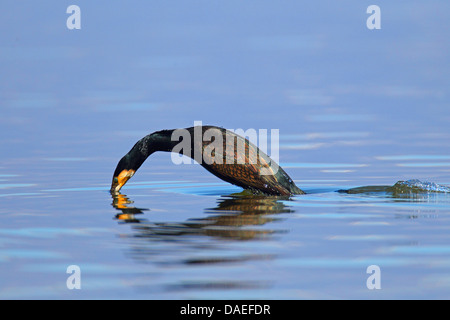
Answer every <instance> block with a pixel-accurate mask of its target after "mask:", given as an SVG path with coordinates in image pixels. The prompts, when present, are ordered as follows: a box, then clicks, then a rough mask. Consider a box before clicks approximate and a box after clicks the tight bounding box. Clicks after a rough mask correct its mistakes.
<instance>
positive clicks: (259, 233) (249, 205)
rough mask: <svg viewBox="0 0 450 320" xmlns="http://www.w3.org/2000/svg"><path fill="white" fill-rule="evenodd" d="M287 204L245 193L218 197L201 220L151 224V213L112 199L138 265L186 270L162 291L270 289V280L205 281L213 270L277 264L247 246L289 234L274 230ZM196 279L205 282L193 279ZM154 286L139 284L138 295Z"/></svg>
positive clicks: (123, 199) (124, 200) (270, 255)
mask: <svg viewBox="0 0 450 320" xmlns="http://www.w3.org/2000/svg"><path fill="white" fill-rule="evenodd" d="M287 199H288V198H287V197H275V196H271V197H268V196H255V195H250V194H246V192H242V193H239V194H232V195H227V196H222V197H220V198H218V203H217V206H216V207H214V208H208V209H205V211H204V214H206V215H205V216H204V217H201V216H200V215H201V214H198V215H199V216H200V217H194V218H190V219H187V220H185V221H182V222H152V221H150V220H149V219H145V218H144V215H143V213H144V211H145V210H147V209H142V208H137V207H135V206H134V205H133V201H131V200H130V199H129V198H127V196H126V195H123V194H120V193H119V194H115V195H113V202H112V205H113V207H114V208H116V209H117V210H118V211H119V213H118V214H116V216H115V219H117V221H118V222H120V223H126V224H129V225H130V226H131V227H132V233H131V235H121V237H122V238H125V239H124V240H126V239H128V240H127V241H129V250H127V251H126V255H127V256H129V257H130V258H132V259H133V260H134V261H136V262H137V263H145V264H148V263H149V264H152V265H154V266H155V267H157V268H158V267H161V268H162V269H160V270H164V272H170V270H172V269H171V268H167V267H174V266H178V267H183V268H184V267H186V268H187V269H186V270H188V271H186V272H188V274H189V276H187V277H186V278H183V279H177V280H175V279H172V278H171V283H169V284H163V286H164V288H163V289H162V290H164V291H180V290H182V291H185V290H224V289H227V290H236V289H240V290H241V289H242V290H248V289H258V290H260V289H263V288H267V287H270V286H271V283H270V282H269V281H268V280H267V279H257V280H255V279H252V280H251V279H247V278H245V279H243V278H239V276H233V278H230V279H223V278H221V279H216V278H215V277H213V276H212V274H214V273H212V274H211V276H209V277H213V278H210V279H209V280H205V278H204V277H205V276H207V275H208V274H209V272H211V267H213V266H221V265H229V264H239V265H241V264H246V263H250V262H251V263H255V262H256V261H261V262H262V263H264V261H267V260H273V259H275V258H276V255H275V254H274V253H273V252H267V250H265V249H262V250H259V251H255V250H254V246H253V245H251V244H250V245H249V247H247V246H246V244H248V243H249V242H248V240H257V241H258V240H262V239H267V238H270V237H272V235H273V234H275V233H284V232H286V230H279V228H278V229H277V228H276V227H275V226H272V227H271V225H272V224H273V222H274V221H276V220H279V219H281V218H280V217H277V214H280V213H289V212H291V209H290V208H289V206H288V205H286V204H285V203H284V201H283V200H287ZM147 216H150V215H147ZM224 240H225V241H224ZM228 240H233V241H232V242H230V241H228ZM235 241H237V243H238V244H239V245H238V247H239V248H240V249H239V250H236V246H235V245H233V243H236V242H235ZM241 244H242V246H241ZM263 248H264V247H263ZM194 266H195V268H194V269H192V267H194ZM202 267H206V268H207V269H203V268H202ZM192 272H193V274H192ZM196 277H198V278H199V279H201V280H195V278H196ZM155 285H156V284H155V282H154V280H152V281H149V283H148V284H147V285H146V284H144V283H141V284H140V285H139V290H140V291H148V290H155Z"/></svg>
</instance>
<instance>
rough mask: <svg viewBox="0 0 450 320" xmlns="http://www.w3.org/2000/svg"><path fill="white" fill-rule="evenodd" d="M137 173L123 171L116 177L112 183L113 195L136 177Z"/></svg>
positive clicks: (130, 170)
mask: <svg viewBox="0 0 450 320" xmlns="http://www.w3.org/2000/svg"><path fill="white" fill-rule="evenodd" d="M134 173H135V171H134V170H132V169H129V170H126V169H125V170H122V172H120V173H119V174H118V175H117V176H116V177H114V178H113V181H112V183H111V190H110V191H111V193H117V192H119V191H120V189H121V188H122V187H123V186H124V185H125V183H127V181H128V180H130V178H131V177H132V176H133V175H134Z"/></svg>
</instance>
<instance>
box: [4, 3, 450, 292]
mask: <svg viewBox="0 0 450 320" xmlns="http://www.w3.org/2000/svg"><path fill="white" fill-rule="evenodd" d="M370 4H372V3H361V2H360V1H348V2H346V3H345V6H344V5H343V4H341V3H338V2H335V1H320V2H317V3H316V2H314V3H308V4H305V3H301V2H299V1H277V2H273V1H245V2H242V1H226V2H220V3H219V2H211V1H189V3H188V2H186V3H183V2H180V1H164V2H157V1H148V2H145V3H143V2H127V3H124V2H122V1H108V2H106V1H95V2H92V1H77V5H79V6H80V8H81V19H82V20H81V29H80V30H69V29H67V27H66V20H67V18H68V17H69V14H67V13H66V9H67V6H68V4H61V3H59V2H58V1H45V2H42V1H40V2H35V1H26V2H23V1H22V2H17V1H5V2H4V4H3V10H1V12H0V30H2V32H1V33H0V74H1V76H0V111H1V116H0V136H1V139H0V155H1V157H0V203H1V205H0V214H1V216H2V218H3V219H2V220H1V222H0V298H1V299H36V298H39V299H98V298H105V299H113V298H119V299H231V298H232V299H260V298H261V299H311V298H319V299H449V298H450V272H449V270H450V234H449V230H450V196H449V194H447V193H442V192H433V191H436V190H427V192H420V193H412V194H407V195H403V196H395V195H392V194H389V193H384V192H378V193H377V192H375V193H359V194H346V193H338V192H335V191H336V190H340V189H348V188H355V187H360V186H392V185H393V184H395V183H396V182H397V181H408V180H412V179H419V180H420V181H422V182H424V183H425V182H428V183H429V184H428V186H431V187H434V186H436V185H435V184H437V185H439V186H444V187H448V186H449V185H450V162H449V159H450V145H449V143H448V141H450V129H449V126H448V124H449V122H450V109H449V108H448V106H449V102H450V100H449V96H448V88H449V85H450V84H449V77H448V74H449V72H450V70H449V66H450V64H449V48H450V43H449V41H448V34H449V31H450V30H449V24H448V23H447V21H448V14H447V13H448V12H449V9H450V4H448V3H446V2H444V1H427V2H426V3H425V2H422V1H409V2H408V3H397V2H395V3H393V2H389V1H379V2H378V3H376V4H377V5H378V6H379V7H380V8H381V19H382V20H381V29H380V30H369V29H367V27H366V20H367V18H368V17H369V14H367V13H366V9H367V7H368V6H369V5H370ZM194 121H202V122H203V124H213V125H218V126H222V127H225V128H230V129H238V128H242V129H244V130H246V129H249V128H254V129H256V130H259V129H268V130H271V129H278V130H279V132H280V139H279V145H280V149H279V158H280V163H281V165H282V167H283V168H284V169H285V171H286V172H288V174H289V175H290V176H291V177H292V178H293V179H294V180H295V182H296V183H297V185H298V186H299V187H300V188H301V189H303V190H305V191H306V192H307V194H306V195H302V196H295V197H292V198H291V199H279V198H272V197H262V198H261V197H250V196H246V195H243V194H241V189H240V188H238V187H235V186H232V185H229V184H227V183H225V182H222V181H221V180H219V179H218V178H216V177H214V176H212V175H211V174H210V173H208V172H207V171H206V170H204V169H203V168H202V167H201V166H199V165H195V164H192V165H175V164H173V163H172V162H171V158H170V155H169V154H165V153H157V154H154V155H152V156H151V158H149V159H148V160H147V162H145V163H144V165H143V166H142V167H141V169H140V170H139V171H138V172H137V173H136V175H135V176H134V177H133V178H132V179H131V180H130V182H129V183H128V184H127V185H126V186H125V187H124V188H123V189H122V193H123V196H122V197H121V198H120V201H118V200H117V199H113V198H112V197H111V195H110V194H109V187H110V183H111V178H112V174H113V171H114V169H115V166H116V164H117V162H118V160H119V159H120V158H121V157H122V156H123V155H124V154H125V153H126V152H128V150H129V149H130V148H131V147H132V146H133V144H134V143H135V142H136V141H137V140H138V139H140V138H142V137H143V136H144V135H146V134H148V133H151V132H153V131H156V130H161V129H173V128H183V127H190V126H192V125H193V124H194ZM438 191H439V190H438ZM70 265H77V266H79V267H80V270H81V276H80V283H81V289H72V290H70V289H68V287H67V284H66V281H67V279H68V277H69V276H70V274H68V273H67V272H66V270H67V268H68V267H69V266H70ZM371 265H377V266H379V268H380V270H381V274H380V281H381V289H372V290H371V289H369V288H368V287H367V279H368V278H369V276H370V274H368V273H367V268H368V267H369V266H371Z"/></svg>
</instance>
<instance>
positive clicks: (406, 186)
mask: <svg viewBox="0 0 450 320" xmlns="http://www.w3.org/2000/svg"><path fill="white" fill-rule="evenodd" d="M338 192H340V193H350V194H382V193H385V194H386V193H387V194H392V195H394V196H399V197H404V196H405V195H406V196H407V195H409V194H421V193H450V187H448V186H444V185H439V184H437V183H434V182H428V181H420V180H418V179H411V180H406V181H397V182H396V183H395V184H394V185H393V186H365V187H358V188H351V189H348V190H338Z"/></svg>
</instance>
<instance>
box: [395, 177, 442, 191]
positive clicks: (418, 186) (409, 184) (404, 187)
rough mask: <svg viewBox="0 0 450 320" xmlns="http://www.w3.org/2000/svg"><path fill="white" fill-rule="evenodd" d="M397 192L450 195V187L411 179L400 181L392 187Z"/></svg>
mask: <svg viewBox="0 0 450 320" xmlns="http://www.w3.org/2000/svg"><path fill="white" fill-rule="evenodd" d="M392 188H394V189H395V190H396V191H397V192H401V193H402V192H445V193H450V187H447V186H443V185H439V184H437V183H434V182H428V181H420V180H418V179H411V180H407V181H398V182H397V183H396V184H394V185H393V186H392Z"/></svg>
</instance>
